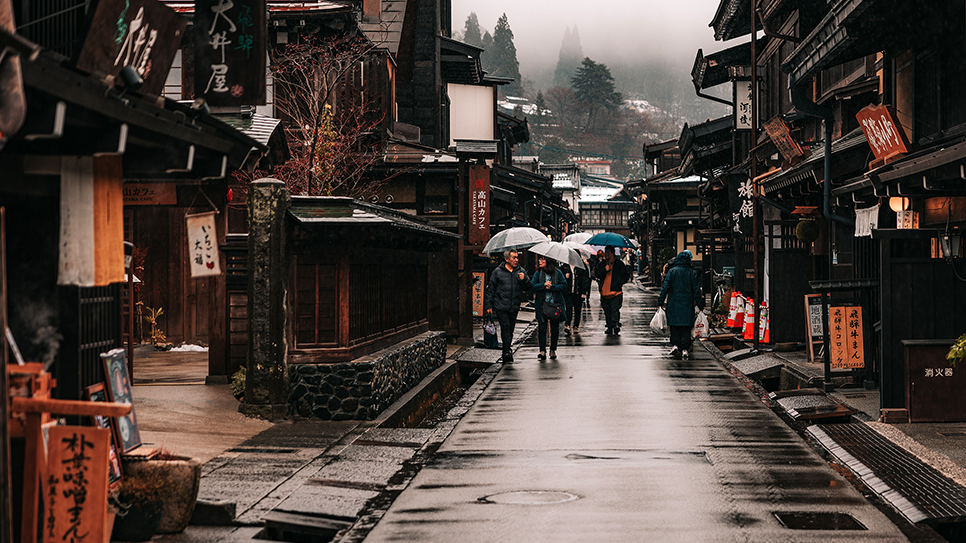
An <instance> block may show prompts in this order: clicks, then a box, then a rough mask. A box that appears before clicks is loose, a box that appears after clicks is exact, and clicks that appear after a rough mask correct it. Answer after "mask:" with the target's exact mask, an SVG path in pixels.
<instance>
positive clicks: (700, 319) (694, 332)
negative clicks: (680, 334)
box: [691, 311, 710, 338]
mask: <svg viewBox="0 0 966 543" xmlns="http://www.w3.org/2000/svg"><path fill="white" fill-rule="evenodd" d="M709 332H710V330H709V329H708V316H707V315H705V314H704V311H699V312H698V316H697V317H695V319H694V327H693V328H691V337H695V338H706V337H708V334H709Z"/></svg>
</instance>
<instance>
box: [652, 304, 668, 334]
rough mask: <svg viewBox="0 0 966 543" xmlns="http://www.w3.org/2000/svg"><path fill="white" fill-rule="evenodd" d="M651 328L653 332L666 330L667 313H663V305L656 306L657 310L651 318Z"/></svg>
mask: <svg viewBox="0 0 966 543" xmlns="http://www.w3.org/2000/svg"><path fill="white" fill-rule="evenodd" d="M651 328H652V329H653V330H654V331H655V332H665V331H666V330H667V314H666V313H664V308H663V307H658V308H657V312H655V313H654V318H652V319H651Z"/></svg>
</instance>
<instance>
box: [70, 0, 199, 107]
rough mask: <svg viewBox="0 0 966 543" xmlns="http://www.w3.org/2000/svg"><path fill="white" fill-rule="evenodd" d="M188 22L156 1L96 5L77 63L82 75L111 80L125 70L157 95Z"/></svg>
mask: <svg viewBox="0 0 966 543" xmlns="http://www.w3.org/2000/svg"><path fill="white" fill-rule="evenodd" d="M187 24H188V20H187V19H186V18H184V17H182V16H181V15H179V14H177V13H175V12H174V10H172V9H171V8H169V7H167V6H165V5H164V4H162V3H161V2H158V1H157V0H100V1H99V2H97V9H96V10H95V11H94V18H93V20H92V22H91V27H90V31H89V32H88V33H87V37H86V39H85V40H84V46H83V48H82V49H81V52H80V55H79V56H78V58H77V67H78V68H80V69H82V70H86V71H88V72H99V73H104V74H108V75H117V74H118V73H120V71H121V69H122V68H124V67H125V66H130V67H132V68H134V71H136V72H137V73H138V75H140V76H141V79H143V80H144V85H143V86H142V87H141V89H140V91H141V92H143V93H146V94H155V95H157V94H161V91H162V89H164V81H165V79H167V77H168V71H169V70H170V69H171V63H172V62H173V61H174V57H175V54H176V53H177V52H178V48H179V47H181V36H182V34H183V33H184V29H185V26H187Z"/></svg>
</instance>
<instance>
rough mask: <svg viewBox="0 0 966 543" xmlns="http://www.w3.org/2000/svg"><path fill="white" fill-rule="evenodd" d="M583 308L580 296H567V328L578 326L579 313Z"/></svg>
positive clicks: (582, 299) (582, 300)
mask: <svg viewBox="0 0 966 543" xmlns="http://www.w3.org/2000/svg"><path fill="white" fill-rule="evenodd" d="M583 307H584V298H583V297H582V296H581V295H580V294H572V295H570V296H567V326H571V325H572V326H573V327H574V328H577V327H578V326H580V311H581V310H582V309H583Z"/></svg>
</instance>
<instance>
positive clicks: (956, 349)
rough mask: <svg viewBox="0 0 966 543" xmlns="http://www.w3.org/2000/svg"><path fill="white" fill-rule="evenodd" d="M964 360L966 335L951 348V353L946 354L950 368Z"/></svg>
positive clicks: (957, 339) (965, 355) (960, 337)
mask: <svg viewBox="0 0 966 543" xmlns="http://www.w3.org/2000/svg"><path fill="white" fill-rule="evenodd" d="M963 358H966V334H963V335H961V336H959V337H958V338H956V342H955V343H953V344H952V346H951V347H949V352H948V353H946V360H949V365H950V366H955V365H956V363H957V362H959V361H960V360H962V359H963Z"/></svg>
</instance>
